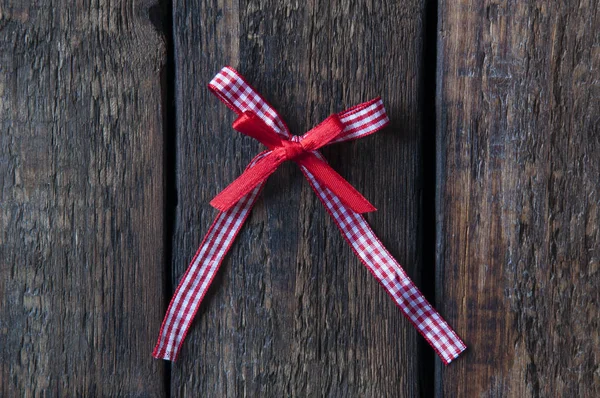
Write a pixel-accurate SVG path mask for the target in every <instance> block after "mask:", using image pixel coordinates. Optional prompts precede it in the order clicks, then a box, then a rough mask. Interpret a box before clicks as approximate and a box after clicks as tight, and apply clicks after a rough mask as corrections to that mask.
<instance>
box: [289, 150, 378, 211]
mask: <svg viewBox="0 0 600 398" xmlns="http://www.w3.org/2000/svg"><path fill="white" fill-rule="evenodd" d="M297 162H298V163H299V164H300V165H301V166H303V167H304V168H306V169H307V170H308V171H309V172H310V173H311V175H312V176H313V177H314V178H315V179H317V180H318V181H319V182H320V183H321V184H323V185H324V186H326V187H327V188H329V189H330V190H331V191H332V192H333V193H334V194H335V196H336V197H337V198H339V200H341V201H342V202H343V203H344V204H345V205H346V206H348V207H349V208H351V209H352V210H354V211H355V212H356V213H359V214H360V213H368V212H371V211H375V210H377V209H376V208H375V206H373V205H372V204H371V203H370V202H369V201H368V200H367V199H365V197H364V196H362V195H361V194H360V192H358V191H357V190H356V189H354V187H353V186H352V185H350V183H349V182H348V181H346V180H345V179H344V177H342V176H341V175H339V174H338V173H337V172H336V171H335V170H334V169H332V168H331V166H329V164H327V162H325V161H324V160H322V159H320V158H318V157H317V156H316V155H314V154H313V153H309V154H308V155H307V156H304V157H302V158H301V159H298V160H297Z"/></svg>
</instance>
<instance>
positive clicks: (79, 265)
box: [0, 0, 600, 398]
mask: <svg viewBox="0 0 600 398" xmlns="http://www.w3.org/2000/svg"><path fill="white" fill-rule="evenodd" d="M598 8H599V7H598V5H597V4H596V3H595V2H593V1H592V0H580V1H570V2H569V1H563V2H554V3H550V2H541V1H532V2H492V1H489V0H483V1H475V0H459V1H454V2H451V1H448V0H439V1H437V2H436V1H433V0H407V1H403V2H391V1H383V2H375V1H371V0H350V1H341V0H339V1H313V2H309V4H305V3H304V2H295V1H290V0H283V1H275V0H269V1H250V2H238V1H233V0H216V1H204V0H161V1H159V2H157V1H154V0H137V1H136V0H112V1H109V0H98V1H94V2H86V1H83V2H69V1H66V0H59V1H55V2H53V3H52V4H42V2H39V1H35V0H0V71H1V73H0V297H2V300H1V301H0V396H2V397H4V396H6V397H13V396H166V395H172V396H200V395H201V396H208V397H225V396H227V397H238V396H251V397H282V396H311V397H312V396H331V397H388V396H389V397H417V396H422V397H429V396H434V395H435V396H437V397H442V396H447V397H519V398H521V397H555V396H573V397H597V396H600V367H599V365H598V364H599V363H600V334H599V333H598V327H599V325H598V316H599V312H600V311H599V302H600V293H599V292H600V271H599V268H600V267H599V265H600V244H599V243H600V233H599V231H598V225H600V210H599V205H600V182H599V181H600V178H599V175H600V131H599V124H600V120H599V115H600V105H599V104H600V102H599V98H600V73H599V71H600V50H599V49H600V37H599V36H598V34H597V31H598V29H599V27H600V20H599V19H600V15H599V10H598ZM436 13H437V14H438V20H437V21H436V20H435V19H436ZM436 25H437V26H436ZM436 41H437V43H438V48H437V52H436V51H435V46H434V45H435V42H436ZM432 44H433V46H432ZM436 57H437V62H436ZM226 64H230V65H232V66H234V67H235V68H237V69H238V70H240V72H241V73H242V74H244V75H245V76H246V77H247V78H248V80H249V81H250V82H251V83H252V84H253V85H254V86H255V87H256V88H257V89H258V90H259V91H260V92H261V93H262V94H263V95H264V96H265V97H266V98H267V100H268V101H270V102H271V103H272V104H273V105H274V106H275V107H276V108H277V109H278V110H279V111H280V112H281V114H282V115H283V116H284V118H285V119H286V121H287V122H288V124H289V126H290V127H291V129H292V130H293V131H294V132H295V133H298V134H301V133H303V132H304V131H306V130H307V129H309V128H310V127H312V126H314V125H315V124H316V123H318V122H319V121H321V120H322V119H324V118H325V117H326V116H328V115H329V114H330V113H332V112H337V111H340V110H342V109H344V108H346V107H349V106H351V105H353V104H356V103H358V102H361V101H365V100H367V99H370V98H372V97H373V96H376V95H382V97H383V99H384V101H385V104H386V107H387V109H388V111H389V114H390V117H391V121H392V125H391V126H390V127H389V128H387V129H386V130H384V131H382V132H380V133H378V134H377V135H375V136H373V137H369V138H365V139H363V140H361V141H358V142H354V143H345V144H339V145H337V146H335V147H330V148H326V149H325V150H324V151H323V152H324V154H325V156H326V157H327V158H328V159H329V161H330V162H331V164H332V165H333V167H334V168H335V169H336V170H338V171H339V172H340V174H342V175H343V176H345V177H347V179H348V180H349V181H350V182H351V183H352V184H353V185H354V186H356V187H357V188H358V190H359V191H361V192H362V193H364V194H365V196H366V197H367V198H369V199H370V200H372V202H373V203H374V204H375V205H376V207H378V209H379V211H378V212H376V213H374V214H370V215H368V219H369V221H370V223H371V224H372V226H373V227H374V230H375V231H376V233H377V234H378V235H379V236H380V238H381V240H382V241H383V243H384V244H385V245H386V246H387V247H388V248H389V249H390V251H391V252H392V254H393V255H394V256H396V257H397V258H398V259H399V260H400V262H401V263H402V264H404V265H405V268H406V269H407V271H408V273H409V274H410V275H411V276H412V277H414V279H415V281H416V282H417V284H418V285H419V286H421V287H422V288H423V289H424V290H425V292H427V293H431V295H432V296H434V295H435V297H434V298H435V301H436V302H437V303H438V304H437V307H438V308H439V309H440V310H441V312H442V314H443V315H444V316H445V317H447V318H448V320H449V321H450V323H451V324H452V325H453V326H455V327H456V329H457V331H458V332H459V334H460V335H461V336H463V337H464V338H465V340H466V342H467V344H468V345H469V349H468V351H467V352H466V353H465V354H464V356H462V357H461V358H460V359H458V360H457V361H456V362H455V363H453V364H451V365H450V366H449V367H443V366H442V365H441V362H440V361H439V360H438V359H435V357H434V354H433V352H432V350H431V349H430V348H429V347H428V346H426V345H425V344H424V343H423V340H422V339H421V338H420V337H419V336H418V334H417V333H416V331H415V330H414V329H413V328H412V326H411V325H410V324H409V323H408V322H407V321H406V320H405V319H404V318H403V316H402V315H401V313H400V312H399V310H398V309H397V308H396V306H395V305H394V303H393V302H392V301H391V300H390V299H389V297H388V296H387V295H386V293H385V292H384V291H383V290H382V289H381V288H380V286H379V285H378V284H377V282H376V281H375V280H374V279H373V278H372V276H371V275H370V274H369V272H368V271H367V270H366V269H365V268H364V267H363V266H362V264H361V263H360V262H359V261H358V260H357V259H356V258H355V257H354V255H353V254H352V253H351V251H350V249H349V248H348V247H347V245H346V244H345V242H344V241H343V239H342V237H341V236H340V234H339V232H338V230H337V228H336V226H335V224H334V223H333V222H332V221H331V220H330V219H329V215H328V214H327V213H326V212H325V211H324V209H323V208H322V206H321V204H320V203H319V202H318V200H317V199H316V197H315V195H314V193H313V192H312V191H311V190H310V188H309V186H308V184H307V183H306V181H304V179H303V177H302V175H301V173H300V172H299V170H298V169H297V167H296V166H295V165H293V164H286V165H284V166H282V167H281V169H280V170H278V172H277V173H276V174H275V175H274V176H272V177H271V179H270V180H269V183H268V185H267V188H266V189H265V190H264V193H263V197H262V199H260V200H259V202H258V204H257V206H256V208H255V210H254V212H253V214H252V216H251V217H250V219H249V221H248V225H247V226H246V227H245V228H244V229H243V231H242V233H241V234H240V236H239V238H238V240H237V241H236V244H235V245H234V246H233V248H232V250H231V253H230V255H229V256H228V257H227V258H226V261H225V262H224V264H223V266H222V268H221V270H220V271H219V274H218V276H217V277H216V279H215V281H214V286H213V287H212V288H211V289H210V291H209V294H208V295H207V297H206V298H205V302H204V303H203V305H202V306H201V309H200V311H199V313H198V315H197V320H196V321H195V322H194V323H193V324H192V329H191V330H190V333H189V335H188V337H187V340H186V342H185V344H184V347H183V351H182V353H181V355H180V359H179V361H178V362H177V363H175V364H173V365H170V364H168V363H165V362H162V361H159V360H155V359H152V358H151V355H150V354H151V351H152V348H153V345H154V342H155V339H156V337H157V334H158V330H159V327H160V323H161V320H162V316H163V315H164V311H165V309H166V305H167V304H168V301H169V299H170V298H171V295H172V291H173V290H174V288H175V286H176V284H177V282H178V281H179V279H180V277H181V275H182V274H183V272H184V270H185V268H186V267H187V265H188V263H189V261H190V260H191V258H192V256H193V254H194V252H195V251H196V249H197V246H198V244H199V243H200V241H201V239H202V237H203V236H204V234H205V233H206V231H207V229H208V227H209V225H210V223H211V222H212V219H213V217H214V216H215V211H214V210H213V209H212V208H211V207H210V206H209V205H208V202H209V200H210V199H211V198H212V197H213V196H214V195H215V194H216V193H217V192H219V190H220V189H222V188H224V187H225V186H226V185H227V184H228V183H229V182H230V181H232V180H233V179H234V178H235V177H236V176H237V175H239V173H240V172H241V171H242V170H243V168H244V167H245V166H246V164H247V162H248V161H249V160H250V159H251V158H252V157H253V156H254V155H255V154H256V153H257V152H258V151H259V150H260V149H261V147H260V144H258V143H256V142H254V141H252V140H251V139H248V138H246V137H243V136H241V134H239V133H237V132H235V131H234V130H233V129H232V128H231V127H230V126H231V123H232V121H233V118H234V115H233V114H232V112H231V111H230V110H229V109H228V108H227V107H226V106H225V105H223V104H222V103H220V102H219V101H218V100H217V99H216V98H215V97H214V96H212V95H211V94H210V93H209V91H208V90H207V89H206V83H207V82H208V80H209V79H210V78H211V77H212V76H213V75H214V74H215V73H216V72H217V71H218V70H219V68H220V67H222V66H223V65H226ZM434 105H435V106H434ZM434 120H435V123H434ZM436 130H437V132H436ZM436 159H437V161H436ZM436 162H437V172H436V173H435V172H433V171H434V170H433V169H432V167H433V166H432V165H434V164H436ZM434 257H435V259H434ZM429 260H435V261H431V262H430V261H429ZM434 262H435V264H433V263H434ZM434 267H435V269H434ZM421 279H423V280H421ZM434 287H435V289H434ZM434 290H435V291H434Z"/></svg>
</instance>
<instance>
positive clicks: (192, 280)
mask: <svg viewBox="0 0 600 398" xmlns="http://www.w3.org/2000/svg"><path fill="white" fill-rule="evenodd" d="M209 88H210V89H211V90H212V91H213V92H214V93H215V94H216V95H217V96H218V97H219V98H220V99H221V100H222V101H223V102H224V103H225V104H226V105H227V106H229V107H230V108H231V109H233V110H234V111H235V112H236V113H237V114H238V115H239V117H238V119H237V120H236V121H235V122H234V124H233V127H234V129H236V130H238V131H240V132H241V133H243V134H245V135H247V136H250V137H252V138H255V139H257V140H258V141H260V142H261V143H263V144H264V145H265V146H266V147H267V148H269V150H268V151H265V152H263V153H261V154H259V155H258V156H256V157H255V158H254V159H253V160H252V162H251V163H250V165H249V166H248V167H247V168H246V170H245V171H244V172H243V173H242V175H241V176H239V177H238V178H237V179H236V180H235V181H233V182H232V183H231V184H230V185H229V186H227V187H226V188H225V189H224V190H223V191H221V192H220V193H219V194H218V195H217V196H216V197H215V198H214V199H213V200H212V201H211V202H210V204H211V205H212V206H214V207H216V208H217V209H219V210H220V212H219V214H218V216H217V218H216V220H215V222H214V223H213V225H212V226H211V228H210V229H209V231H208V233H207V235H206V237H205V238H204V241H203V242H202V244H201V245H200V248H199V249H198V252H197V253H196V256H195V257H194V259H193V260H192V263H191V264H190V266H189V268H188V270H187V271H186V273H185V275H184V276H183V278H182V279H181V281H180V283H179V286H178V287H177V290H176V291H175V295H174V296H173V299H172V300H171V303H170V305H169V309H168V310H167V314H166V315H165V318H164V321H163V324H162V326H161V329H160V335H159V338H158V342H157V343H156V347H155V348H154V352H153V355H154V356H155V357H156V358H163V359H168V360H174V359H176V358H177V356H178V354H179V350H180V348H181V345H182V344H183V340H184V339H185V336H186V334H187V332H188V330H189V327H190V325H191V322H192V319H193V318H194V315H195V314H196V312H197V311H198V308H199V306H200V302H201V301H202V298H203V297H204V294H205V293H206V291H207V290H208V286H209V285H210V283H211V281H212V279H213V278H214V276H215V274H216V272H217V269H218V268H219V266H220V264H221V262H222V261H223V258H224V256H225V254H226V253H227V251H228V250H229V247H230V246H231V244H232V243H233V240H234V239H235V237H236V235H237V233H238V232H239V230H240V229H241V227H242V224H243V223H244V221H245V220H246V218H247V217H248V214H249V213H250V210H251V209H252V206H253V205H254V203H255V201H256V198H257V197H258V194H259V193H260V190H261V189H262V187H263V186H264V184H265V181H266V179H267V178H268V177H269V176H270V175H271V174H272V173H273V172H274V171H275V170H276V169H277V167H278V166H279V165H280V164H281V163H283V162H285V161H286V160H293V161H295V162H296V163H297V164H298V165H299V166H300V169H301V170H302V173H303V174H304V175H305V177H306V178H307V179H308V181H309V183H310V184H311V187H312V188H313V190H314V191H315V192H316V194H317V196H318V197H319V199H320V200H321V202H322V203H323V205H324V206H325V208H326V209H327V211H328V212H329V214H330V215H331V217H332V218H333V220H334V222H335V223H336V224H337V226H338V227H339V229H340V231H341V232H342V235H343V236H344V239H346V241H347V242H348V244H349V245H350V246H351V247H352V250H353V251H354V253H355V254H356V255H357V257H358V258H359V259H360V261H361V262H362V263H363V264H364V265H365V266H366V267H367V268H368V269H369V271H370V272H371V273H372V274H373V276H375V278H376V279H377V280H378V281H379V283H381V285H382V286H383V288H384V289H385V290H386V291H387V293H388V294H389V295H390V297H391V298H392V299H393V300H394V302H395V303H396V304H397V305H398V307H399V308H400V310H401V311H402V313H403V314H404V316H406V317H407V318H408V319H409V321H410V322H411V323H412V324H413V325H414V326H415V327H416V329H417V330H418V331H419V333H421V335H422V336H423V337H424V338H425V339H426V340H427V342H428V343H429V344H430V345H431V346H432V347H433V349H434V350H435V352H436V353H437V354H438V355H439V356H440V358H441V359H442V361H443V362H444V363H445V364H449V363H450V362H451V361H453V360H454V359H455V358H457V357H458V356H459V355H460V353H462V352H463V351H464V350H465V349H466V346H465V344H464V343H463V342H462V340H461V339H460V338H459V337H458V336H457V335H456V333H455V332H454V331H453V330H452V328H451V327H450V325H448V323H447V322H446V321H445V320H444V319H443V318H442V317H441V316H440V314H438V312H437V311H436V310H435V309H434V308H433V307H432V306H431V304H430V303H429V302H428V301H427V299H426V298H425V297H424V296H423V294H422V293H421V292H420V291H419V289H418V288H417V287H416V286H415V284H414V283H413V282H412V281H411V280H410V278H409V277H408V275H406V272H404V270H403V269H402V267H401V266H400V264H398V262H397V261H396V260H395V259H394V258H393V257H392V256H391V254H390V253H389V252H388V251H387V250H386V248H385V247H384V246H383V245H382V244H381V242H380V241H379V239H377V237H376V236H375V234H374V232H373V230H372V229H371V228H370V227H369V225H368V224H367V222H366V220H365V219H364V217H363V216H362V215H361V213H366V212H369V211H374V210H375V207H374V206H373V205H372V204H371V203H369V202H368V201H367V200H366V199H365V198H364V197H363V196H362V195H361V194H360V193H359V192H358V191H357V190H356V189H354V187H352V185H350V184H349V183H348V181H346V180H345V179H344V178H343V177H342V176H340V175H339V174H338V173H336V172H335V171H334V170H333V169H332V168H331V167H330V166H329V165H328V164H327V162H326V161H325V159H324V158H323V156H322V155H321V154H320V153H319V152H318V149H319V148H321V147H323V146H325V145H328V144H331V143H336V142H343V141H349V140H354V139H357V138H362V137H365V136H367V135H370V134H373V133H374V132H376V131H378V130H380V129H381V128H383V127H385V126H386V125H387V124H388V123H389V120H388V117H387V115H386V112H385V108H384V106H383V102H382V101H381V98H375V99H373V100H371V101H368V102H365V103H363V104H359V105H357V106H355V107H353V108H350V109H348V110H346V111H343V112H340V113H338V114H337V115H332V116H330V117H328V118H327V119H325V120H324V121H323V122H322V123H321V124H319V125H318V126H316V127H315V128H313V129H312V130H310V131H309V132H307V133H306V134H305V135H304V136H302V137H297V136H294V137H292V136H291V135H290V134H289V131H288V129H287V127H286V126H285V123H284V121H283V120H282V119H281V117H280V116H279V114H278V113H277V112H275V110H274V109H273V108H272V107H271V106H270V105H269V104H268V103H267V102H266V101H265V100H264V99H263V98H262V97H261V96H260V95H259V94H258V93H257V92H256V91H255V90H254V89H253V88H252V87H251V86H250V85H249V84H248V83H247V82H246V81H245V80H244V78H242V77H241V76H240V75H239V74H238V73H237V72H236V71H235V70H234V69H232V68H230V67H225V68H223V69H222V70H221V71H220V72H219V73H218V74H217V76H215V78H214V79H213V80H212V81H211V83H210V84H209Z"/></svg>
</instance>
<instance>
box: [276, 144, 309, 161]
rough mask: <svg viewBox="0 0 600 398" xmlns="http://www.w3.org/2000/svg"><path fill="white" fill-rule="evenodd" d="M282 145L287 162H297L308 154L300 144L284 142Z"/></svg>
mask: <svg viewBox="0 0 600 398" xmlns="http://www.w3.org/2000/svg"><path fill="white" fill-rule="evenodd" d="M281 144H282V147H283V149H284V150H285V158H286V159H287V160H295V159H296V158H298V157H300V156H301V155H302V154H304V153H305V152H306V150H305V149H304V147H303V146H302V144H301V143H300V142H295V141H286V140H282V141H281Z"/></svg>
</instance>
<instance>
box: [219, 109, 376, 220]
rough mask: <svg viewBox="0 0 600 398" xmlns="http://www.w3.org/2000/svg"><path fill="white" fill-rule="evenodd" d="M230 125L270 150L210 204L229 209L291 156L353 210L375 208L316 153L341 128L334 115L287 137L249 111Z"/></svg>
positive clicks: (336, 134) (342, 128) (363, 211)
mask: <svg viewBox="0 0 600 398" xmlns="http://www.w3.org/2000/svg"><path fill="white" fill-rule="evenodd" d="M233 128H234V129H235V130H237V131H239V132H240V133H242V134H245V135H247V136H249V137H252V138H255V139H257V140H258V141H260V142H261V143H263V144H264V145H265V146H266V147H267V148H269V149H270V150H271V151H270V152H269V153H268V154H267V155H266V156H264V157H263V158H261V159H260V160H258V161H257V162H256V163H255V164H254V165H251V166H250V167H248V168H247V169H246V171H245V172H244V173H243V174H242V175H240V176H239V177H238V178H237V179H236V180H235V181H234V182H232V183H231V184H230V185H229V186H228V187H227V188H225V189H224V190H223V191H221V193H219V194H218V195H217V196H216V197H215V198H214V199H213V200H212V201H211V202H210V204H211V205H212V206H213V207H215V208H217V209H219V210H221V211H225V210H229V209H230V208H231V207H232V206H233V205H235V204H236V203H237V202H238V201H239V200H240V199H241V198H242V197H243V196H244V195H246V194H247V193H249V192H250V191H251V190H252V189H254V188H255V187H256V186H257V185H259V184H260V183H261V182H262V181H264V180H265V179H267V178H268V177H269V176H270V175H271V174H273V172H275V170H277V167H279V165H280V164H281V163H283V162H285V161H286V160H293V161H294V162H296V163H298V164H299V165H301V166H304V167H306V168H307V169H308V171H309V172H310V173H311V174H312V175H313V176H314V177H315V178H316V179H317V180H318V181H319V182H320V183H321V184H323V185H324V186H325V187H327V188H329V189H330V190H331V191H332V192H333V193H334V194H335V195H336V196H337V197H338V198H339V199H340V200H341V201H342V202H343V203H344V204H345V205H346V206H348V207H349V208H351V209H352V210H354V211H355V212H357V213H367V212H370V211H375V210H376V209H375V207H374V206H373V205H372V204H371V203H369V201H368V200H367V199H365V198H364V197H363V196H362V195H361V194H360V193H359V192H358V191H357V190H356V189H354V187H353V186H352V185H350V184H349V183H348V181H346V180H345V179H344V178H343V177H342V176H341V175H339V174H338V173H336V172H335V170H333V169H332V168H331V167H330V166H329V165H328V164H327V163H326V162H325V161H323V160H321V159H320V158H318V157H317V156H316V155H315V151H316V150H317V149H319V148H321V147H323V146H325V145H327V144H328V143H330V142H331V140H333V139H335V138H336V137H337V136H339V135H340V133H341V132H342V131H343V130H344V125H343V124H342V122H341V121H340V118H339V117H338V116H337V115H332V116H330V117H328V118H327V119H325V120H324V121H323V122H322V123H321V124H319V125H318V126H317V127H315V128H313V129H312V130H310V131H309V132H308V133H306V134H304V135H303V136H302V137H296V136H293V137H291V138H290V139H289V140H288V139H286V138H282V137H281V136H279V135H278V134H277V133H276V132H275V131H274V129H273V128H272V127H270V126H269V125H268V124H266V123H265V122H264V121H263V120H262V119H261V118H259V117H258V116H256V115H255V114H254V112H252V111H246V112H244V113H243V114H242V115H241V116H240V117H239V118H238V119H237V120H236V121H235V122H234V123H233Z"/></svg>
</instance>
